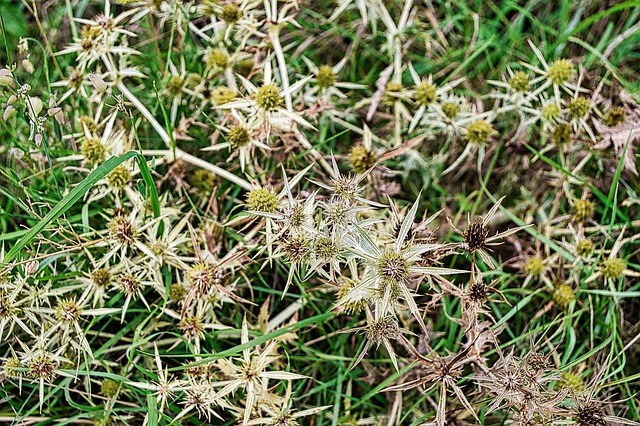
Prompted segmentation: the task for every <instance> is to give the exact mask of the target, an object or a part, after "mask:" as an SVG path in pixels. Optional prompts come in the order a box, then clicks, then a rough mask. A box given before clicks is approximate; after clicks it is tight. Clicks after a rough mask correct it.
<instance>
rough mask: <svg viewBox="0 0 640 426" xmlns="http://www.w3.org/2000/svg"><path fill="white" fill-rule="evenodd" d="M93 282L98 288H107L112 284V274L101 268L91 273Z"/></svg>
mask: <svg viewBox="0 0 640 426" xmlns="http://www.w3.org/2000/svg"><path fill="white" fill-rule="evenodd" d="M91 282H92V283H93V285H95V286H96V287H106V286H108V285H109V284H110V283H111V274H110V273H109V270H108V269H105V268H99V269H96V270H95V271H93V272H92V273H91Z"/></svg>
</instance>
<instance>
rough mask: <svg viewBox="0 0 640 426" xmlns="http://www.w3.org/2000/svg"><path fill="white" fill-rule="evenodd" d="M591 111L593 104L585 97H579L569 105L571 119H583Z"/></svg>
mask: <svg viewBox="0 0 640 426" xmlns="http://www.w3.org/2000/svg"><path fill="white" fill-rule="evenodd" d="M590 110H591V102H589V99H587V98H585V97H582V96H581V97H579V98H576V99H574V100H573V101H571V103H569V117H571V118H575V119H577V118H582V117H584V116H586V115H587V114H589V111H590Z"/></svg>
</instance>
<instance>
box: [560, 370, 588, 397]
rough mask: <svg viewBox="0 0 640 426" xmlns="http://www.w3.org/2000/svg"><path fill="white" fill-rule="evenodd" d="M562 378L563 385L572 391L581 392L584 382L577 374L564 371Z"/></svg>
mask: <svg viewBox="0 0 640 426" xmlns="http://www.w3.org/2000/svg"><path fill="white" fill-rule="evenodd" d="M562 380H564V385H565V386H567V387H569V388H571V389H573V391H574V392H582V390H583V389H584V382H583V381H582V377H580V375H579V374H575V373H572V372H570V371H566V372H564V373H562Z"/></svg>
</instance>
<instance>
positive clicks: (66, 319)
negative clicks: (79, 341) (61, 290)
mask: <svg viewBox="0 0 640 426" xmlns="http://www.w3.org/2000/svg"><path fill="white" fill-rule="evenodd" d="M80 314H82V309H81V308H80V306H79V305H78V303H77V302H76V301H75V300H71V299H67V300H61V301H60V302H58V305H57V306H56V319H57V320H58V321H60V322H62V323H65V324H70V323H73V322H75V321H77V320H78V318H80Z"/></svg>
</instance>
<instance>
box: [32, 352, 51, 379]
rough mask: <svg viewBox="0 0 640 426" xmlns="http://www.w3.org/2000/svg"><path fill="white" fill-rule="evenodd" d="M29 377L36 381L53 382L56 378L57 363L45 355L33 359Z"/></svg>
mask: <svg viewBox="0 0 640 426" xmlns="http://www.w3.org/2000/svg"><path fill="white" fill-rule="evenodd" d="M28 368H29V371H28V375H29V376H31V377H33V378H34V379H44V380H46V381H51V380H53V378H54V377H55V376H56V373H55V368H56V366H55V363H54V361H53V359H51V357H50V356H49V355H46V354H43V355H39V356H37V357H35V358H33V359H32V360H31V361H30V362H29V366H28Z"/></svg>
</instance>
